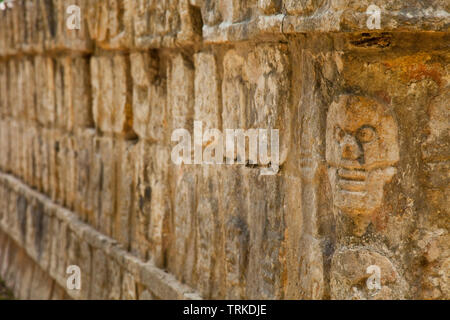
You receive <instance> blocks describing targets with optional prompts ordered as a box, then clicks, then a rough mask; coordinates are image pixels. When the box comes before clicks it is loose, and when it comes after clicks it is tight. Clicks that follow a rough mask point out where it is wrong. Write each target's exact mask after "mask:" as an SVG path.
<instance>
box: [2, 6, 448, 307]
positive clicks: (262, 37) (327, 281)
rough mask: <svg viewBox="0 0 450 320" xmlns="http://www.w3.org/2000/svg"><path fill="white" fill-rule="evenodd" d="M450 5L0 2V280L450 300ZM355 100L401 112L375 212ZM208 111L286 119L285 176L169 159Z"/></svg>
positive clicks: (160, 295)
mask: <svg viewBox="0 0 450 320" xmlns="http://www.w3.org/2000/svg"><path fill="white" fill-rule="evenodd" d="M371 4H374V5H376V6H378V7H379V8H381V29H372V30H369V29H368V25H367V19H368V17H369V16H368V14H367V13H366V10H367V8H368V7H369V6H370V5H371ZM70 5H77V6H79V7H80V9H81V11H80V13H81V28H80V29H79V30H70V29H69V28H67V25H66V23H67V19H68V17H69V16H70V15H69V14H68V13H67V11H66V10H67V8H68V7H69V6H70ZM449 7H450V4H449V2H448V1H445V0H426V1H401V0H385V1H381V0H371V1H365V0H364V1H346V0H343V1H338V0H297V1H296V0H258V1H257V0H246V1H243V0H242V1H238V0H104V1H95V0H34V1H31V0H16V1H15V2H14V7H13V8H10V9H7V10H4V11H0V171H1V172H0V277H1V278H3V279H4V280H5V282H6V284H7V285H8V286H9V287H10V288H11V289H12V290H13V292H14V295H15V297H17V298H21V299H50V298H52V299H61V298H74V299H197V298H225V299H246V298H247V299H331V298H333V299H352V298H353V299H389V298H413V299H422V298H426V299H448V298H450V287H449V285H450V284H449V276H450V258H449V255H450V248H449V243H450V242H449V233H448V232H449V207H450V206H449V199H450V191H449V180H450V175H449V164H450V162H449V160H450V145H449V144H450V140H449V131H450V130H449V127H450V125H449V120H448V119H449V98H450V92H449V75H450V72H449V60H450V51H449V44H450V42H449V40H450V37H449V23H450V17H449V13H448V12H449V9H450V8H449ZM348 96H350V97H363V98H361V99H360V100H358V101H369V102H367V105H366V106H365V107H367V108H368V109H367V110H369V113H370V112H372V111H373V110H375V109H376V108H378V109H376V110H384V111H376V112H379V113H380V112H381V114H382V115H379V113H378V114H377V115H376V116H375V118H376V117H378V116H379V117H381V118H380V119H390V120H389V121H391V122H386V123H392V126H391V127H389V128H386V129H383V130H386V132H388V133H387V135H388V136H389V138H386V140H383V138H382V137H378V138H376V139H378V140H376V141H377V142H376V143H379V144H378V148H379V149H380V150H384V151H386V150H390V149H389V148H391V149H392V148H394V147H395V148H396V150H397V154H398V157H397V158H395V157H394V158H395V159H396V160H395V161H392V162H390V163H387V162H386V161H385V160H386V159H383V158H382V157H381V156H380V157H379V158H380V159H378V160H374V163H375V164H376V165H380V166H381V165H385V164H386V165H389V166H391V167H392V168H393V170H391V171H389V172H391V173H393V172H395V173H394V174H393V175H390V176H389V177H390V179H387V178H386V179H385V180H382V182H380V181H381V180H380V179H382V178H376V177H378V176H376V177H375V178H374V179H375V180H373V181H374V182H373V186H372V185H370V186H368V187H367V190H366V191H365V192H366V193H367V194H368V196H367V197H368V198H364V199H365V200H361V201H363V202H364V201H366V200H367V199H368V200H367V202H368V203H369V204H370V205H372V204H373V203H375V202H376V204H374V205H373V206H372V207H373V208H372V209H373V210H372V209H370V210H369V209H367V208H364V209H358V208H357V207H358V205H359V204H361V203H362V202H359V200H354V198H351V199H350V198H346V196H347V194H346V193H339V192H340V191H338V190H337V189H336V188H335V187H336V185H338V183H341V182H336V181H335V180H333V179H334V178H333V177H335V176H333V171H332V170H333V169H332V168H333V163H332V162H331V161H329V160H330V159H331V158H328V156H329V155H330V157H331V155H332V154H333V152H334V151H333V150H335V149H333V147H332V144H333V143H337V142H336V141H335V139H338V138H336V136H335V133H334V131H333V130H334V129H333V128H331V127H330V126H331V124H330V123H334V122H333V121H335V122H336V121H337V122H339V121H343V122H345V121H347V122H346V124H347V125H349V126H352V125H356V124H358V125H359V122H360V120H361V123H362V122H363V120H364V119H365V116H364V114H361V115H360V116H358V117H359V118H358V117H356V120H355V119H354V120H348V119H350V118H349V117H351V116H352V115H353V116H354V115H355V112H356V113H357V112H358V111H355V112H353V113H351V114H349V113H348V112H347V113H346V112H345V111H339V110H344V109H345V108H347V107H346V106H347V105H344V104H345V103H347V102H345V101H347V100H346V98H345V99H344V100H342V101H344V102H342V103H344V104H342V103H341V104H340V102H339V101H341V100H340V99H341V98H342V97H348ZM358 99H359V98H358ZM350 100H351V101H353V100H352V99H350ZM350 100H348V101H350ZM355 101H356V100H355ZM361 103H363V104H364V103H365V102H361ZM332 105H333V106H334V107H333V108H334V109H333V110H335V109H336V110H337V111H333V112H336V115H334V113H333V115H332V113H331V111H330V110H331V109H332V108H330V106H332ZM349 106H350V105H349ZM358 106H359V105H356V107H355V108H359V107H358ZM374 106H378V107H376V108H375V107H374ZM342 108H344V109H342ZM348 108H351V106H350V107H348ZM361 108H363V107H361ZM374 108H375V109H374ZM346 110H347V109H346ZM356 110H365V109H356ZM370 110H372V111H370ZM373 112H375V111H373ZM346 117H347V118H346ZM363 118H364V119H363ZM367 118H368V117H367ZM376 119H378V118H376ZM194 120H200V121H203V123H204V127H208V128H218V129H219V130H225V129H227V128H242V129H250V128H274V129H279V130H280V152H281V166H280V171H279V172H278V174H277V175H274V176H260V175H259V168H258V166H242V165H181V166H177V165H175V164H173V163H172V162H171V160H170V152H171V149H172V147H173V145H174V143H172V142H171V141H170V137H171V133H172V131H173V130H174V129H177V128H186V129H188V130H189V131H190V132H191V133H192V131H193V121H194ZM372 120H373V119H367V121H372ZM373 121H375V120H373ZM377 121H378V122H374V124H373V126H374V127H375V128H374V130H375V132H376V133H377V134H379V133H380V131H378V130H381V129H378V126H380V128H381V127H382V126H383V124H382V121H383V120H377ZM332 131H333V132H332ZM347 134H350V133H349V132H347ZM327 137H328V138H327ZM349 137H350V136H349ZM366 138H367V136H364V137H363V138H361V139H366ZM346 139H347V138H346ZM349 139H350V138H349ZM358 141H359V140H358ZM339 146H341V144H339V145H338V147H336V148H340V147H339ZM369 147H370V145H369ZM369 147H368V148H369ZM355 148H356V147H355ZM358 148H363V147H362V146H361V145H359V146H358ZM364 148H366V146H364ZM369 149H370V148H369ZM369 149H364V150H366V151H367V152H369V151H370V150H369ZM336 150H337V149H336ZM339 150H340V149H339ZM384 151H382V152H384ZM336 152H337V151H336ZM380 152H381V151H380ZM367 157H368V156H367ZM374 157H375V158H376V157H377V156H374ZM358 159H359V158H358ZM358 161H360V160H358ZM361 161H368V160H367V159H365V160H361ZM361 161H360V163H361ZM337 170H338V171H336V172H337V174H338V175H339V174H341V175H344V173H342V172H343V171H339V170H340V169H337ZM364 170H366V169H364ZM380 170H381V169H380ZM383 170H384V169H383ZM377 172H378V171H377ZM385 176H386V175H384V176H383V177H385ZM339 177H340V176H339ZM339 177H338V178H339ZM352 177H353V176H352ZM341 178H342V177H341ZM350 178H351V177H350ZM350 178H349V179H350ZM342 179H343V178H342ZM351 179H353V178H351ZM377 179H378V180H377ZM383 179H384V178H383ZM339 181H341V180H339ZM358 181H359V180H358ZM352 183H353V182H352ZM357 183H358V182H355V183H354V184H353V186H354V185H356V184H357ZM375 185H376V186H375ZM335 189H336V190H335ZM371 196H373V197H372V198H373V199H375V198H376V201H375V200H373V199H372V198H371ZM339 197H342V199H341V198H339ZM380 197H381V198H380ZM339 199H341V200H342V203H344V204H343V207H345V209H342V208H341V207H339V205H337V203H338V201H339ZM358 199H359V198H358ZM361 199H362V198H361ZM372 200H373V201H375V202H373V203H372V202H370V201H372ZM363 218H364V219H363ZM363 220H364V221H363ZM361 221H363V222H361ZM361 225H362V227H361ZM358 228H359V229H358ZM69 265H77V266H79V267H80V269H81V279H82V287H81V290H79V291H78V290H69V289H67V287H66V280H67V277H68V275H67V274H66V268H67V267H68V266H69ZM370 265H375V266H378V267H379V268H380V270H381V273H380V277H381V288H379V289H378V290H377V291H376V292H373V291H371V290H369V288H368V287H367V285H366V281H367V279H368V278H369V276H370V273H368V272H367V267H368V266H370Z"/></svg>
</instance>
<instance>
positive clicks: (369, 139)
mask: <svg viewBox="0 0 450 320" xmlns="http://www.w3.org/2000/svg"><path fill="white" fill-rule="evenodd" d="M397 134H398V127H397V123H396V121H395V119H394V118H393V117H392V115H391V113H390V112H389V110H388V108H387V107H386V106H385V105H383V104H381V103H379V102H377V101H375V100H373V99H369V98H366V97H361V96H352V95H343V96H341V97H340V98H339V101H337V102H333V103H332V104H331V106H330V109H329V111H328V115H327V131H326V145H327V148H326V160H327V163H328V176H329V179H330V182H331V188H332V193H333V202H334V205H335V207H337V208H338V210H340V212H342V213H344V214H347V215H349V216H350V217H351V218H352V219H353V221H354V222H355V225H356V231H355V233H356V234H357V235H361V234H363V233H364V232H365V229H366V227H367V225H368V223H369V222H370V218H371V216H372V214H373V213H374V212H375V210H377V209H378V208H380V207H381V204H382V201H383V193H384V190H383V189H384V185H385V184H386V183H388V182H390V181H391V179H392V177H393V176H394V174H395V173H396V169H395V167H394V165H395V164H396V163H397V162H398V160H399V146H398V136H397Z"/></svg>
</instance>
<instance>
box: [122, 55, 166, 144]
mask: <svg viewBox="0 0 450 320" xmlns="http://www.w3.org/2000/svg"><path fill="white" fill-rule="evenodd" d="M130 61H131V75H132V77H133V129H134V131H135V132H136V133H137V135H138V136H139V137H140V138H143V139H146V140H150V141H163V140H164V139H165V138H166V136H167V134H166V130H167V127H168V123H167V107H166V99H167V98H166V97H167V96H166V80H165V78H163V77H161V76H160V75H159V73H158V68H159V58H158V56H157V55H156V54H155V53H151V54H147V53H133V54H131V55H130Z"/></svg>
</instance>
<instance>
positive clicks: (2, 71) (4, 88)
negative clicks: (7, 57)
mask: <svg viewBox="0 0 450 320" xmlns="http://www.w3.org/2000/svg"><path fill="white" fill-rule="evenodd" d="M0 94H1V96H2V99H0V115H1V116H2V117H6V116H8V115H9V113H10V111H9V108H10V106H9V102H8V64H7V63H5V62H1V63H0Z"/></svg>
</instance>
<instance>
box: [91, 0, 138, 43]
mask: <svg viewBox="0 0 450 320" xmlns="http://www.w3.org/2000/svg"><path fill="white" fill-rule="evenodd" d="M130 6H131V7H133V6H134V3H133V1H129V0H107V1H99V2H96V3H94V4H92V3H86V11H85V12H87V14H86V16H87V18H86V19H87V24H88V27H89V34H90V36H91V38H92V39H93V40H94V41H95V42H96V43H97V45H99V46H100V47H102V48H104V49H108V50H117V49H124V48H129V47H131V46H132V44H133V38H132V34H133V33H132V31H133V30H132V21H133V15H132V14H133V11H132V10H131V8H130Z"/></svg>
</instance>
